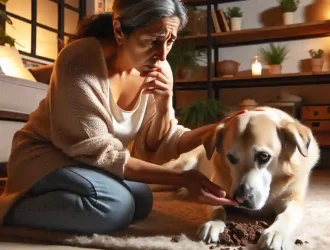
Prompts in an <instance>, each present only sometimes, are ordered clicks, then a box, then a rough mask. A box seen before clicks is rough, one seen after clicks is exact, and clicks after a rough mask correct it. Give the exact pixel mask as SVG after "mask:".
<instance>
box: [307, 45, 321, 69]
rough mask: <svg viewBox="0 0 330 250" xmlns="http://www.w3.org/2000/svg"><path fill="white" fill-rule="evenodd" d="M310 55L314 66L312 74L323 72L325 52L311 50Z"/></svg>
mask: <svg viewBox="0 0 330 250" xmlns="http://www.w3.org/2000/svg"><path fill="white" fill-rule="evenodd" d="M308 52H309V54H310V56H311V65H312V72H321V71H322V68H323V62H324V60H323V55H324V50H322V49H319V50H317V51H316V50H313V49H310V50H309V51H308Z"/></svg>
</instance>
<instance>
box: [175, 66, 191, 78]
mask: <svg viewBox="0 0 330 250" xmlns="http://www.w3.org/2000/svg"><path fill="white" fill-rule="evenodd" d="M192 75H193V69H192V68H189V67H180V68H178V71H177V77H178V79H181V80H189V79H191V78H192Z"/></svg>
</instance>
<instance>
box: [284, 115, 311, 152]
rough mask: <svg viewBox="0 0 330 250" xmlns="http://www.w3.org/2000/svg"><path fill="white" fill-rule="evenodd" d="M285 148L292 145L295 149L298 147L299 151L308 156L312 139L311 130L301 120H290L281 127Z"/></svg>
mask: <svg viewBox="0 0 330 250" xmlns="http://www.w3.org/2000/svg"><path fill="white" fill-rule="evenodd" d="M281 131H282V134H283V139H284V143H285V148H287V147H288V146H289V147H292V148H293V149H296V148H298V150H299V152H300V153H301V154H302V155H303V156H305V157H307V156H308V147H309V143H310V141H311V139H312V132H311V130H310V129H309V128H308V127H306V126H304V125H302V124H301V123H300V122H298V121H296V122H288V123H286V124H285V125H284V126H283V127H282V128H281Z"/></svg>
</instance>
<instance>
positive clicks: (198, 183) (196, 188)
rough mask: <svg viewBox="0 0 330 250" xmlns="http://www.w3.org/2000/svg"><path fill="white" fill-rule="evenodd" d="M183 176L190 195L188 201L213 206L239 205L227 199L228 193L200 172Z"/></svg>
mask: <svg viewBox="0 0 330 250" xmlns="http://www.w3.org/2000/svg"><path fill="white" fill-rule="evenodd" d="M183 176H184V180H185V188H187V190H188V193H189V194H188V197H187V199H188V200H191V201H194V202H196V203H203V204H208V205H212V206H221V205H232V206H236V205H238V203H237V202H236V201H234V200H231V199H227V198H225V197H226V192H225V191H224V190H223V189H221V187H219V186H217V185H216V184H215V183H213V182H211V181H210V180H209V179H208V178H207V177H206V176H205V175H204V174H202V173H201V172H199V171H198V170H196V169H191V170H187V171H184V172H183Z"/></svg>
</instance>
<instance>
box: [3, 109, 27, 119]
mask: <svg viewBox="0 0 330 250" xmlns="http://www.w3.org/2000/svg"><path fill="white" fill-rule="evenodd" d="M0 120H5V121H21V122H27V121H28V120H29V115H28V114H23V113H17V112H11V111H4V110H0Z"/></svg>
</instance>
